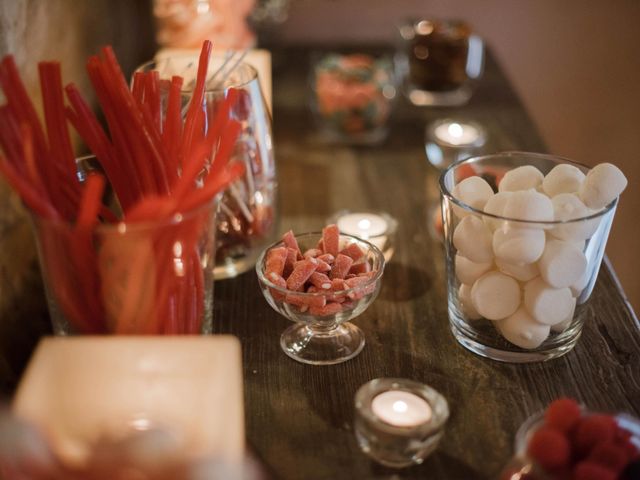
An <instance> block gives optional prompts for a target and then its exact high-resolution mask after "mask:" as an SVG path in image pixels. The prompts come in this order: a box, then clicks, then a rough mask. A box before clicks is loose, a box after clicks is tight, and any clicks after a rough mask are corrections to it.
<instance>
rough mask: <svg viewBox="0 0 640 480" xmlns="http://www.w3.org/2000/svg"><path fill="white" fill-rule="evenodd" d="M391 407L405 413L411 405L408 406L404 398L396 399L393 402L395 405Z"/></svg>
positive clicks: (395, 410)
mask: <svg viewBox="0 0 640 480" xmlns="http://www.w3.org/2000/svg"><path fill="white" fill-rule="evenodd" d="M391 408H393V411H394V412H398V413H404V412H406V411H407V409H408V408H409V407H408V406H407V404H406V402H403V401H402V400H396V401H395V402H393V406H392V407H391Z"/></svg>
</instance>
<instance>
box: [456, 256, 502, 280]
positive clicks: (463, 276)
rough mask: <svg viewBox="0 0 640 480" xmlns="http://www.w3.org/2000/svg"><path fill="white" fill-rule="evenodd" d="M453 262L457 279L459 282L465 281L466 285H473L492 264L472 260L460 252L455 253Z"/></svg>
mask: <svg viewBox="0 0 640 480" xmlns="http://www.w3.org/2000/svg"><path fill="white" fill-rule="evenodd" d="M455 264H456V276H457V277H458V280H460V283H466V284H467V285H473V283H474V282H475V281H476V280H477V279H478V278H480V277H481V276H482V275H484V274H485V273H486V272H488V271H489V269H490V268H491V266H492V265H493V263H492V262H482V263H478V262H472V261H471V260H469V259H468V258H465V257H463V256H462V255H460V254H457V255H456V259H455Z"/></svg>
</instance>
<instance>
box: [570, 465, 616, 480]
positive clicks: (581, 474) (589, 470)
mask: <svg viewBox="0 0 640 480" xmlns="http://www.w3.org/2000/svg"><path fill="white" fill-rule="evenodd" d="M616 477H617V475H616V474H615V473H614V472H612V471H611V470H609V469H607V468H605V467H603V466H601V465H598V464H597V463H593V462H588V461H583V462H580V463H578V464H577V465H576V466H575V467H574V469H573V480H616Z"/></svg>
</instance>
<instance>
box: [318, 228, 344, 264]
mask: <svg viewBox="0 0 640 480" xmlns="http://www.w3.org/2000/svg"><path fill="white" fill-rule="evenodd" d="M322 243H323V245H324V253H330V254H331V255H333V256H334V257H335V256H337V255H338V251H339V248H340V231H339V230H338V226H337V225H335V224H332V225H327V226H326V227H324V228H323V229H322Z"/></svg>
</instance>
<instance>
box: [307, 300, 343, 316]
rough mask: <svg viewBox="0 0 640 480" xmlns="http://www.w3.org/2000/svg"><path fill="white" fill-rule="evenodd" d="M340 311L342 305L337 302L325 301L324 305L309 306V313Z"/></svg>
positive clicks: (321, 314)
mask: <svg viewBox="0 0 640 480" xmlns="http://www.w3.org/2000/svg"><path fill="white" fill-rule="evenodd" d="M341 311H342V305H341V304H339V303H327V304H326V305H325V306H324V307H309V313H310V314H312V315H318V316H325V315H335V314H336V313H340V312H341Z"/></svg>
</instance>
